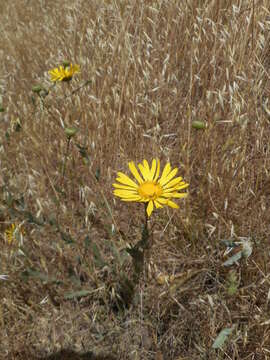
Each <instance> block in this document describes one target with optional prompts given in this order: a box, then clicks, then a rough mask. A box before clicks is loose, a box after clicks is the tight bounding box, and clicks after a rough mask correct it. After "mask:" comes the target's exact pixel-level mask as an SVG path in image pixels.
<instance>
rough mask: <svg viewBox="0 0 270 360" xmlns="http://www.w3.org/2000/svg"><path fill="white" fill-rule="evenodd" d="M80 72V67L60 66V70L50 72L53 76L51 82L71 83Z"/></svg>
mask: <svg viewBox="0 0 270 360" xmlns="http://www.w3.org/2000/svg"><path fill="white" fill-rule="evenodd" d="M79 72H80V66H79V65H76V64H74V65H72V64H70V65H69V66H59V68H55V69H53V70H50V71H49V74H50V75H51V81H52V82H54V81H69V80H71V79H72V77H73V75H74V74H76V73H79Z"/></svg>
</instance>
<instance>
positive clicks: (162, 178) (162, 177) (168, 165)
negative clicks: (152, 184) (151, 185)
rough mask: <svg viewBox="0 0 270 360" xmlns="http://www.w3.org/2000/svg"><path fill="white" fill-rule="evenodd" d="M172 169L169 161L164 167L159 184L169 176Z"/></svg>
mask: <svg viewBox="0 0 270 360" xmlns="http://www.w3.org/2000/svg"><path fill="white" fill-rule="evenodd" d="M170 171H171V165H170V163H167V164H166V165H165V168H164V169H163V172H162V175H161V178H160V179H159V184H160V182H161V181H163V180H164V179H165V178H166V177H167V175H168V174H169V173H170Z"/></svg>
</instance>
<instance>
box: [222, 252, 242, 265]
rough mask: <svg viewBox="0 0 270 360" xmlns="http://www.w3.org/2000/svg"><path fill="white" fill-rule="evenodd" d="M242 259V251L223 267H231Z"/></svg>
mask: <svg viewBox="0 0 270 360" xmlns="http://www.w3.org/2000/svg"><path fill="white" fill-rule="evenodd" d="M241 257H242V251H239V252H238V253H236V254H235V255H233V256H231V257H230V258H229V259H228V260H227V261H225V262H224V263H223V266H231V265H233V264H234V263H236V262H237V261H238V260H240V259H241Z"/></svg>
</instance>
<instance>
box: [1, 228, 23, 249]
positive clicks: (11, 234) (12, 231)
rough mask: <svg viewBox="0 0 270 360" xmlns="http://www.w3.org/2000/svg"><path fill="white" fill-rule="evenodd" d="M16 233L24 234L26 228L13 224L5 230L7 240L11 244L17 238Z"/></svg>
mask: <svg viewBox="0 0 270 360" xmlns="http://www.w3.org/2000/svg"><path fill="white" fill-rule="evenodd" d="M16 233H19V234H20V235H24V230H23V229H21V228H19V227H17V226H16V225H15V224H11V226H10V228H9V229H7V230H6V231H5V236H6V240H7V242H8V244H9V245H11V244H12V243H13V241H14V240H16Z"/></svg>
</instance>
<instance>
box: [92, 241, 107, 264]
mask: <svg viewBox="0 0 270 360" xmlns="http://www.w3.org/2000/svg"><path fill="white" fill-rule="evenodd" d="M92 251H93V255H94V262H95V265H96V266H98V267H104V266H105V265H106V262H105V261H104V260H103V258H102V256H101V253H100V251H99V248H98V247H97V245H96V244H95V243H94V244H92Z"/></svg>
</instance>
